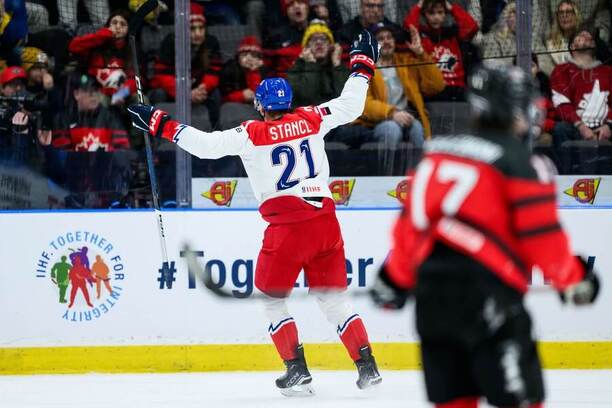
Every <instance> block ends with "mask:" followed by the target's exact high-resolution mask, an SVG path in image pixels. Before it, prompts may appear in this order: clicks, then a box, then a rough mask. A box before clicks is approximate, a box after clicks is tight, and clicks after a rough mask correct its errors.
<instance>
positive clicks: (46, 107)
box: [21, 47, 63, 145]
mask: <svg viewBox="0 0 612 408" xmlns="http://www.w3.org/2000/svg"><path fill="white" fill-rule="evenodd" d="M21 60H22V64H21V67H22V68H23V69H24V70H25V72H26V76H27V78H26V90H27V91H28V92H29V93H30V94H32V95H33V96H34V98H35V101H36V105H38V106H39V107H40V109H41V110H40V112H41V119H42V121H41V129H40V130H41V131H44V135H43V134H40V135H39V136H40V137H42V139H41V140H40V141H41V143H42V144H43V145H48V144H49V143H50V142H51V129H52V127H53V117H54V116H55V115H57V114H58V113H59V112H60V111H61V110H62V109H63V100H62V99H63V98H62V95H61V93H60V91H59V90H58V89H57V87H55V81H54V79H53V75H52V74H51V72H50V66H49V57H48V56H47V54H46V53H45V52H43V51H42V50H40V49H39V48H35V47H25V48H24V49H23V51H22V53H21Z"/></svg>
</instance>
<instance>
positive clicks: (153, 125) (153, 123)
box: [127, 103, 180, 142]
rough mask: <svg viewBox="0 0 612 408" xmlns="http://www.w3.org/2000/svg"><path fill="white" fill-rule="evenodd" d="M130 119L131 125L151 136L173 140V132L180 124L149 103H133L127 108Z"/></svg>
mask: <svg viewBox="0 0 612 408" xmlns="http://www.w3.org/2000/svg"><path fill="white" fill-rule="evenodd" d="M127 111H128V112H129V113H130V119H131V120H132V126H134V127H135V128H138V129H140V130H144V131H145V132H148V133H149V134H150V135H151V136H153V137H161V138H164V139H167V140H169V141H171V142H172V141H173V137H174V134H175V133H176V131H177V128H178V127H179V126H180V124H179V123H178V122H177V121H176V120H173V119H172V117H171V116H170V115H169V114H168V113H166V112H164V111H163V110H161V109H155V107H153V106H150V105H143V104H140V103H139V104H135V105H130V106H129V107H128V108H127Z"/></svg>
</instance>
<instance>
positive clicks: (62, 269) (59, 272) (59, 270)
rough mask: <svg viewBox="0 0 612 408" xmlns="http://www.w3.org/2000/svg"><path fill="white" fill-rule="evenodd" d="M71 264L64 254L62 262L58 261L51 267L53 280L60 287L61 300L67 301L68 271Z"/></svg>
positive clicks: (62, 301) (61, 301)
mask: <svg viewBox="0 0 612 408" xmlns="http://www.w3.org/2000/svg"><path fill="white" fill-rule="evenodd" d="M71 267H72V265H70V264H69V263H68V262H66V256H65V255H64V256H62V260H61V262H57V263H56V264H54V265H53V268H51V280H52V281H53V283H54V284H56V285H57V287H58V288H59V302H60V303H66V302H67V301H66V290H67V289H68V284H69V283H70V281H69V280H68V272H69V271H70V268H71Z"/></svg>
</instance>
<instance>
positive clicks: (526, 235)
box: [517, 222, 561, 238]
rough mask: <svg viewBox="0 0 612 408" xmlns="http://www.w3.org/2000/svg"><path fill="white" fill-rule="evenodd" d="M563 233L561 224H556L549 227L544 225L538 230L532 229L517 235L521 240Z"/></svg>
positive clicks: (519, 232) (521, 231) (518, 232)
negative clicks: (552, 233)
mask: <svg viewBox="0 0 612 408" xmlns="http://www.w3.org/2000/svg"><path fill="white" fill-rule="evenodd" d="M558 231H561V224H559V223H558V222H557V223H554V224H549V225H542V226H540V227H537V228H530V229H524V230H520V231H517V235H518V237H519V238H532V237H534V236H537V235H544V234H550V233H551V232H558Z"/></svg>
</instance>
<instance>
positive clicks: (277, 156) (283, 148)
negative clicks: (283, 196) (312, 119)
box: [272, 139, 316, 191]
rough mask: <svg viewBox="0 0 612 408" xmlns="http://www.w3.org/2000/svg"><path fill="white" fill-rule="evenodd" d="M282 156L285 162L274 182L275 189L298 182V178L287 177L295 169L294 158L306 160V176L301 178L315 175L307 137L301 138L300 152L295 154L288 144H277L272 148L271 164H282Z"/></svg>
mask: <svg viewBox="0 0 612 408" xmlns="http://www.w3.org/2000/svg"><path fill="white" fill-rule="evenodd" d="M298 155H299V157H298ZM283 157H284V158H285V161H286V164H285V169H284V170H283V172H282V174H281V176H280V178H279V180H278V181H277V182H276V190H277V191H281V190H286V189H288V188H291V187H293V186H295V185H296V184H298V183H299V182H300V178H298V179H292V180H290V179H289V178H290V177H291V174H292V173H293V170H294V169H295V165H296V160H297V159H300V158H302V157H303V158H304V159H305V160H306V164H307V165H308V176H307V177H303V178H313V177H315V176H316V174H315V168H314V161H313V160H312V151H311V150H310V143H309V141H308V139H304V140H302V142H301V143H300V152H299V153H298V154H296V152H295V150H294V149H293V147H291V146H290V145H279V146H276V147H275V148H274V149H273V150H272V164H273V165H274V166H278V165H281V164H283Z"/></svg>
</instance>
